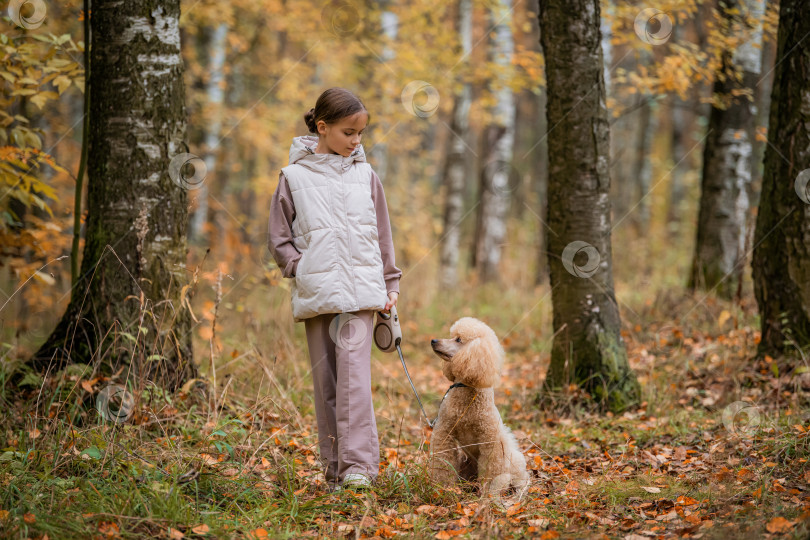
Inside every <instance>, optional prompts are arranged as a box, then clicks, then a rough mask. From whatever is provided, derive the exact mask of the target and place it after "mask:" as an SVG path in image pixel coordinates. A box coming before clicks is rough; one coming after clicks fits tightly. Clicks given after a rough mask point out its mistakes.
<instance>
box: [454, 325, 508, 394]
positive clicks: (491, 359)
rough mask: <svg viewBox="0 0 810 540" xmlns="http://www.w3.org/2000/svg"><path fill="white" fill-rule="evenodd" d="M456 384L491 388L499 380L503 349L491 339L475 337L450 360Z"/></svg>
mask: <svg viewBox="0 0 810 540" xmlns="http://www.w3.org/2000/svg"><path fill="white" fill-rule="evenodd" d="M451 363H452V370H453V375H454V376H455V379H456V381H457V382H462V383H464V384H466V385H468V386H472V387H473V388H491V387H493V386H496V385H497V384H498V381H499V380H500V378H501V373H500V372H501V366H502V363H503V348H502V347H501V344H500V343H498V342H497V341H495V342H494V343H493V340H492V338H487V337H477V338H475V339H473V340H471V341H470V342H468V343H467V344H465V345H464V346H463V347H462V348H461V349H460V350H459V351H458V352H457V353H456V354H454V355H453V359H452V360H451Z"/></svg>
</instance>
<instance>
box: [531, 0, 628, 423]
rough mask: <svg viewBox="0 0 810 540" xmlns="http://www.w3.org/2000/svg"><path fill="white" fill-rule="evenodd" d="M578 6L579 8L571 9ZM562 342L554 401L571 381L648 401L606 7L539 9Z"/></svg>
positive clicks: (582, 4) (557, 335)
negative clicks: (633, 334)
mask: <svg viewBox="0 0 810 540" xmlns="http://www.w3.org/2000/svg"><path fill="white" fill-rule="evenodd" d="M572 2H573V3H572ZM539 18H540V37H541V40H542V45H543V54H544V55H545V59H546V80H547V81H548V106H547V109H546V114H547V117H548V125H549V126H554V128H553V130H552V131H551V133H550V134H549V139H548V145H549V150H548V154H549V162H550V165H549V166H550V170H549V185H548V224H549V227H550V228H551V230H552V231H553V234H549V236H548V239H549V267H550V275H551V286H552V295H551V298H552V307H553V327H554V342H553V344H552V351H551V365H550V367H549V371H548V374H547V376H546V380H545V382H544V385H543V386H544V393H545V394H546V395H549V394H551V393H552V392H554V391H556V390H559V389H560V388H562V387H564V386H566V385H568V384H569V383H571V382H573V383H576V384H578V385H580V386H582V387H583V388H585V389H586V390H587V391H588V392H589V393H590V394H591V395H592V396H593V397H594V398H595V399H596V400H597V401H598V402H599V403H601V404H602V406H604V407H606V408H609V409H610V410H612V411H621V410H624V409H626V408H627V407H629V406H631V405H633V404H635V403H638V402H639V401H640V387H639V384H638V381H637V380H636V377H635V374H634V373H633V371H632V370H631V369H630V366H629V365H628V362H627V351H626V349H625V345H624V342H623V340H622V337H621V334H620V333H619V330H620V326H621V321H620V319H619V310H618V306H617V304H616V299H615V297H614V292H613V273H612V263H611V243H610V230H611V218H610V199H609V197H608V192H609V189H610V173H609V168H608V162H609V156H610V153H609V137H610V134H609V131H610V128H609V124H608V118H607V116H608V115H607V108H606V105H605V82H604V72H603V69H602V66H603V62H602V47H601V44H600V39H601V35H600V34H601V32H600V30H599V24H600V11H599V2H598V0H541V1H540V10H539Z"/></svg>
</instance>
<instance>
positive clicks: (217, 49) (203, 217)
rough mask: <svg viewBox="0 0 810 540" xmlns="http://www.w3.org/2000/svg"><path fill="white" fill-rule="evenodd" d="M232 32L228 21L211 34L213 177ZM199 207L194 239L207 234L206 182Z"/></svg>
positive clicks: (208, 143) (208, 146)
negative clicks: (226, 41) (223, 85)
mask: <svg viewBox="0 0 810 540" xmlns="http://www.w3.org/2000/svg"><path fill="white" fill-rule="evenodd" d="M227 36H228V25H227V24H225V23H220V24H219V25H217V27H216V28H214V31H213V33H212V35H211V45H210V47H209V51H210V52H209V57H208V73H209V79H208V84H207V85H206V94H207V100H206V101H207V108H208V109H209V111H210V112H209V114H206V115H205V116H204V117H205V118H206V119H207V124H206V126H205V127H206V129H205V157H204V158H203V159H204V161H205V169H206V171H208V174H209V175H211V176H209V178H212V177H214V176H216V177H217V178H221V176H220V175H215V171H216V166H217V149H218V147H219V136H220V131H221V128H222V103H223V101H224V99H225V91H224V89H223V88H222V81H223V80H224V78H225V73H224V69H223V68H224V67H225V38H226V37H227ZM194 196H195V198H196V199H197V208H196V209H195V210H194V215H193V217H192V219H191V239H192V240H198V239H200V238H202V236H203V226H204V225H205V223H206V221H208V185H207V183H206V182H202V183H201V184H200V186H199V189H197V190H195V193H194Z"/></svg>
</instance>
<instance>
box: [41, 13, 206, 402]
mask: <svg viewBox="0 0 810 540" xmlns="http://www.w3.org/2000/svg"><path fill="white" fill-rule="evenodd" d="M179 17H180V0H159V1H158V0H155V1H152V2H120V1H118V0H95V1H94V3H93V12H92V19H91V25H92V44H91V55H92V56H91V58H92V60H91V63H92V65H93V70H92V71H91V78H90V86H91V88H92V96H93V97H92V101H91V107H90V133H89V142H90V149H89V155H88V177H89V182H88V194H87V202H88V220H87V228H86V231H87V233H86V240H85V245H84V252H83V259H82V265H81V272H80V278H79V281H78V284H77V290H76V293H75V294H74V295H73V298H72V300H71V302H70V303H69V304H68V307H67V309H66V311H65V313H64V315H63V317H62V319H61V320H60V322H59V323H58V325H57V327H56V329H55V330H54V331H53V333H52V334H51V335H50V337H49V338H48V339H47V340H46V342H45V344H43V345H42V347H41V348H40V349H39V351H38V352H37V353H36V354H35V355H34V356H33V357H32V358H31V359H30V360H29V364H30V365H32V366H33V367H34V368H36V369H38V370H45V369H46V368H50V369H52V370H57V369H60V368H62V367H63V366H64V365H66V364H68V363H74V362H83V363H88V364H94V366H95V367H100V368H102V369H104V370H110V371H115V370H117V369H119V368H121V367H124V366H130V367H131V369H132V371H131V374H132V376H134V377H137V378H141V379H148V380H151V381H154V382H156V383H157V384H160V385H162V386H165V387H168V388H176V387H177V386H178V385H179V384H181V383H182V381H183V380H185V379H186V378H188V377H192V376H194V375H195V374H196V367H195V366H194V364H193V361H192V346H191V324H190V315H189V311H188V309H186V307H185V306H184V305H183V303H182V298H183V286H184V285H186V284H187V283H188V281H189V276H188V275H187V272H186V268H185V263H186V252H187V247H186V225H187V219H188V213H187V212H188V211H187V206H186V205H187V193H186V189H185V188H184V187H182V184H184V178H187V176H178V175H175V178H178V180H173V178H172V177H171V176H170V161H172V158H173V157H174V156H176V155H177V154H181V153H182V152H184V138H185V135H186V115H185V91H184V85H183V61H182V58H181V56H180V33H179V30H178V23H179ZM176 164H177V160H175V165H176ZM181 172H183V173H185V174H188V173H189V172H190V171H189V170H187V169H185V170H183V171H181ZM124 332H126V333H127V334H129V335H130V336H132V338H133V339H134V343H133V342H131V341H130V340H128V339H124V336H122V333H124Z"/></svg>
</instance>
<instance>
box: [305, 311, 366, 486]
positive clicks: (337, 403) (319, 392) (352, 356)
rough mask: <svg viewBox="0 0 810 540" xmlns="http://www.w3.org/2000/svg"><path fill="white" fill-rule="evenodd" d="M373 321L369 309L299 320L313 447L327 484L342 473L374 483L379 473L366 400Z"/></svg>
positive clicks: (341, 475)
mask: <svg viewBox="0 0 810 540" xmlns="http://www.w3.org/2000/svg"><path fill="white" fill-rule="evenodd" d="M373 318H374V311H373V310H361V311H354V312H351V313H324V314H321V315H316V316H315V317H310V318H307V319H304V323H305V327H306V333H307V345H308V347H309V359H310V363H311V365H312V382H313V385H314V389H315V393H314V400H315V415H316V417H317V420H318V446H319V449H320V454H321V456H320V457H321V463H322V464H323V466H324V467H325V468H326V472H325V473H324V474H325V476H326V480H327V481H328V482H342V481H343V478H344V477H345V475H346V474H347V473H363V474H365V475H367V476H368V477H369V478H371V479H374V478H376V477H377V473H378V471H379V463H380V443H379V441H378V440H377V422H376V419H375V418H374V404H373V403H372V401H371V345H372V341H373V336H372V324H373ZM330 326H331V327H332V329H331V332H330Z"/></svg>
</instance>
